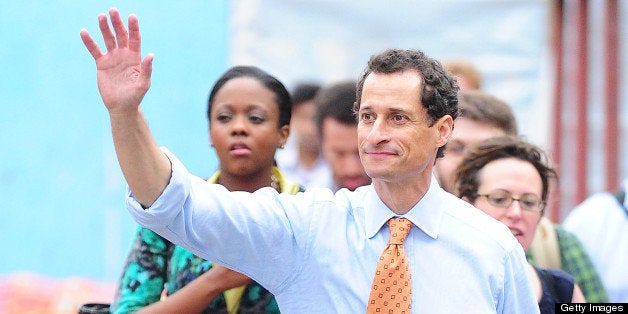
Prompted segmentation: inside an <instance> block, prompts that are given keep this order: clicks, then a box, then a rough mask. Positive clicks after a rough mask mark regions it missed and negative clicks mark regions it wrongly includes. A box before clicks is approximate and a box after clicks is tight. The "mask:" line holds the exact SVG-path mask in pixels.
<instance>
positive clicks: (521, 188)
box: [473, 158, 543, 251]
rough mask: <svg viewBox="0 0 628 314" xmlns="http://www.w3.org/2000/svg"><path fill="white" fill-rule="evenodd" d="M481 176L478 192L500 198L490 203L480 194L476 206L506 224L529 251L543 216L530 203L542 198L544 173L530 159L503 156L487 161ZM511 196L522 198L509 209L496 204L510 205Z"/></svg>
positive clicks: (479, 175)
mask: <svg viewBox="0 0 628 314" xmlns="http://www.w3.org/2000/svg"><path fill="white" fill-rule="evenodd" d="M478 178H479V186H478V195H486V194H492V195H493V196H499V198H496V197H495V198H493V202H491V201H490V200H489V198H488V197H486V196H478V197H477V199H476V200H475V203H474V204H473V205H475V207H477V208H479V209H481V210H482V211H484V212H485V213H487V214H488V215H490V216H491V217H493V218H495V219H497V220H499V221H501V222H502V223H503V224H505V225H506V226H507V227H508V228H509V229H510V231H512V234H513V235H514V236H515V238H517V240H518V241H519V243H520V244H521V246H523V249H524V250H526V251H527V250H528V247H529V246H530V243H532V239H533V238H534V232H535V230H536V226H537V224H538V223H539V219H541V215H542V212H541V211H540V210H539V208H538V207H537V206H530V205H531V204H534V203H535V202H534V200H540V199H541V195H542V194H541V193H542V191H543V182H542V181H541V175H539V173H538V171H537V170H536V168H534V166H533V165H532V164H531V163H529V162H527V161H523V160H520V159H516V158H503V159H498V160H494V161H491V162H489V163H488V164H486V166H484V168H482V170H480V171H479V173H478ZM508 195H510V196H511V197H512V198H515V199H522V201H512V203H511V204H510V205H509V206H507V208H504V207H500V206H496V205H495V204H496V202H502V203H505V204H507V203H508V202H507V201H506V200H507V198H508ZM526 205H527V207H528V209H525V207H526ZM541 206H542V205H541Z"/></svg>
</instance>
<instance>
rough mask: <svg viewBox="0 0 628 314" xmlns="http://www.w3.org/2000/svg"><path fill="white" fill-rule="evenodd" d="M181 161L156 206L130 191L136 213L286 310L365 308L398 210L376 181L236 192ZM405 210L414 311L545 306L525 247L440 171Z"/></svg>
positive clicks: (147, 224) (527, 311)
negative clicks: (450, 187)
mask: <svg viewBox="0 0 628 314" xmlns="http://www.w3.org/2000/svg"><path fill="white" fill-rule="evenodd" d="M164 152H166V155H167V156H168V157H169V158H170V160H171V162H172V177H171V179H170V183H169V184H168V186H167V187H166V189H165V190H164V192H163V193H162V195H161V196H160V197H159V198H158V199H157V200H156V201H155V203H154V204H153V205H152V206H151V207H150V208H148V209H143V208H142V206H141V205H140V204H139V203H138V202H137V200H135V199H134V198H133V195H132V193H129V197H128V198H127V204H128V208H129V211H130V212H131V214H132V215H133V217H134V218H135V220H136V221H137V222H138V223H140V224H141V225H143V226H145V227H148V228H150V229H153V230H154V231H156V232H157V233H159V234H160V235H162V236H163V237H165V238H167V239H168V240H170V241H172V242H174V243H176V244H179V245H181V246H183V247H185V248H187V249H189V250H191V251H192V252H194V253H195V254H197V255H199V256H201V257H203V258H205V259H208V260H212V261H216V262H217V263H220V264H223V265H225V266H227V267H229V268H233V269H235V270H238V271H239V272H242V273H244V274H246V275H248V276H249V277H251V278H253V279H254V280H255V281H257V282H259V283H260V284H262V285H263V286H264V287H266V288H267V289H268V290H269V291H271V292H272V293H273V294H274V295H275V297H276V299H277V301H278V303H279V307H280V309H281V311H282V312H283V313H364V312H365V311H366V303H367V300H368V298H369V293H370V287H371V283H372V282H371V281H372V280H373V276H374V273H375V267H376V265H377V260H378V257H379V255H380V254H381V252H382V251H383V250H384V248H385V247H386V245H387V242H388V238H389V230H388V226H387V225H386V224H385V222H386V221H387V220H388V219H389V218H391V217H394V216H395V214H394V213H393V212H392V211H390V209H388V207H386V205H384V204H383V203H382V201H381V200H380V198H379V197H378V196H377V194H376V192H375V190H374V188H373V186H372V185H371V186H365V187H361V188H358V189H357V190H356V191H354V192H350V191H348V190H346V189H343V190H340V191H338V192H336V193H335V194H333V193H332V192H331V191H330V190H327V189H310V190H308V191H306V192H304V193H299V194H297V195H288V194H279V193H277V192H276V191H275V190H274V189H272V188H263V189H260V190H258V191H257V192H255V193H247V192H229V191H227V190H226V189H225V188H224V187H223V186H221V185H216V184H209V183H207V182H205V181H204V180H203V179H201V178H198V177H195V176H192V175H191V174H189V173H188V171H187V170H186V169H185V168H184V166H183V165H182V164H181V163H180V161H178V159H177V158H176V157H175V156H174V155H172V154H171V153H170V152H168V151H167V150H166V149H164ZM403 217H406V218H408V219H409V220H410V221H412V223H413V224H414V226H413V227H412V229H411V230H410V233H409V235H408V238H407V239H406V241H405V244H404V247H405V251H406V254H407V255H408V258H409V260H410V270H411V273H412V312H413V313H509V314H516V313H522V314H530V313H538V311H539V310H538V305H537V303H536V299H535V297H534V296H533V294H532V289H531V286H530V284H529V281H528V278H527V274H528V273H527V272H528V271H527V268H526V267H527V266H526V260H525V256H524V253H523V249H522V248H521V246H520V245H519V243H518V242H517V240H516V239H515V238H514V237H513V236H512V234H511V233H510V231H509V230H508V229H507V228H506V227H505V226H504V225H503V224H501V223H500V222H498V221H496V220H494V219H492V218H490V217H489V216H487V215H486V214H484V213H482V212H481V211H480V210H478V209H476V208H474V207H473V206H471V205H470V204H468V203H466V202H464V201H462V200H460V199H458V198H457V197H455V196H453V195H451V194H449V193H447V192H445V191H444V190H442V189H441V188H440V187H439V186H438V184H437V183H436V180H435V179H434V178H432V182H431V184H430V188H429V190H428V191H427V193H426V194H425V196H424V197H423V198H422V199H421V200H420V201H419V202H418V203H417V204H416V205H415V206H414V207H413V208H412V209H411V210H410V211H409V212H408V213H407V214H406V215H403Z"/></svg>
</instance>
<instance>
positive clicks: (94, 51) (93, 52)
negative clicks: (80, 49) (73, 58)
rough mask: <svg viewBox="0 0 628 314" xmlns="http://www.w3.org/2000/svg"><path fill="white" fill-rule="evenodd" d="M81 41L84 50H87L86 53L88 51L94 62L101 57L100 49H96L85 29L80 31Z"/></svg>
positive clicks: (96, 45) (96, 46)
mask: <svg viewBox="0 0 628 314" xmlns="http://www.w3.org/2000/svg"><path fill="white" fill-rule="evenodd" d="M81 40H83V44H84V45H85V48H87V51H89V53H90V54H91V55H92V57H94V60H96V59H98V58H100V57H101V56H102V52H101V51H100V48H98V44H96V42H95V41H94V39H93V38H92V36H90V35H89V32H88V31H87V30H86V29H82V30H81Z"/></svg>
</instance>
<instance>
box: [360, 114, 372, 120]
mask: <svg viewBox="0 0 628 314" xmlns="http://www.w3.org/2000/svg"><path fill="white" fill-rule="evenodd" d="M360 120H363V121H371V120H373V115H372V114H371V113H368V112H364V113H362V114H361V115H360Z"/></svg>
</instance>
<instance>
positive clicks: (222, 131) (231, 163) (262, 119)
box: [209, 77, 290, 176]
mask: <svg viewBox="0 0 628 314" xmlns="http://www.w3.org/2000/svg"><path fill="white" fill-rule="evenodd" d="M275 99H276V97H275V94H274V93H273V92H272V91H271V90H270V89H268V88H266V87H265V86H264V85H263V84H262V83H260V82H259V81H258V80H256V79H254V78H251V77H238V78H234V79H231V80H230V81H228V82H227V83H225V84H224V85H223V86H222V87H221V88H220V90H219V91H218V92H217V93H216V95H215V97H214V102H213V103H212V108H211V113H210V117H211V120H210V124H209V134H210V140H211V143H212V144H213V146H214V149H215V150H216V154H217V155H218V159H219V160H220V169H221V171H222V172H227V173H229V174H232V175H234V176H249V175H254V174H256V173H258V172H260V171H263V170H264V169H267V167H272V166H273V162H274V157H275V151H276V150H277V148H278V147H280V146H282V145H284V144H285V142H286V139H287V138H288V134H289V132H290V128H289V126H287V125H285V126H282V127H281V128H279V127H278V125H279V105H278V104H277V101H276V100H275Z"/></svg>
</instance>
